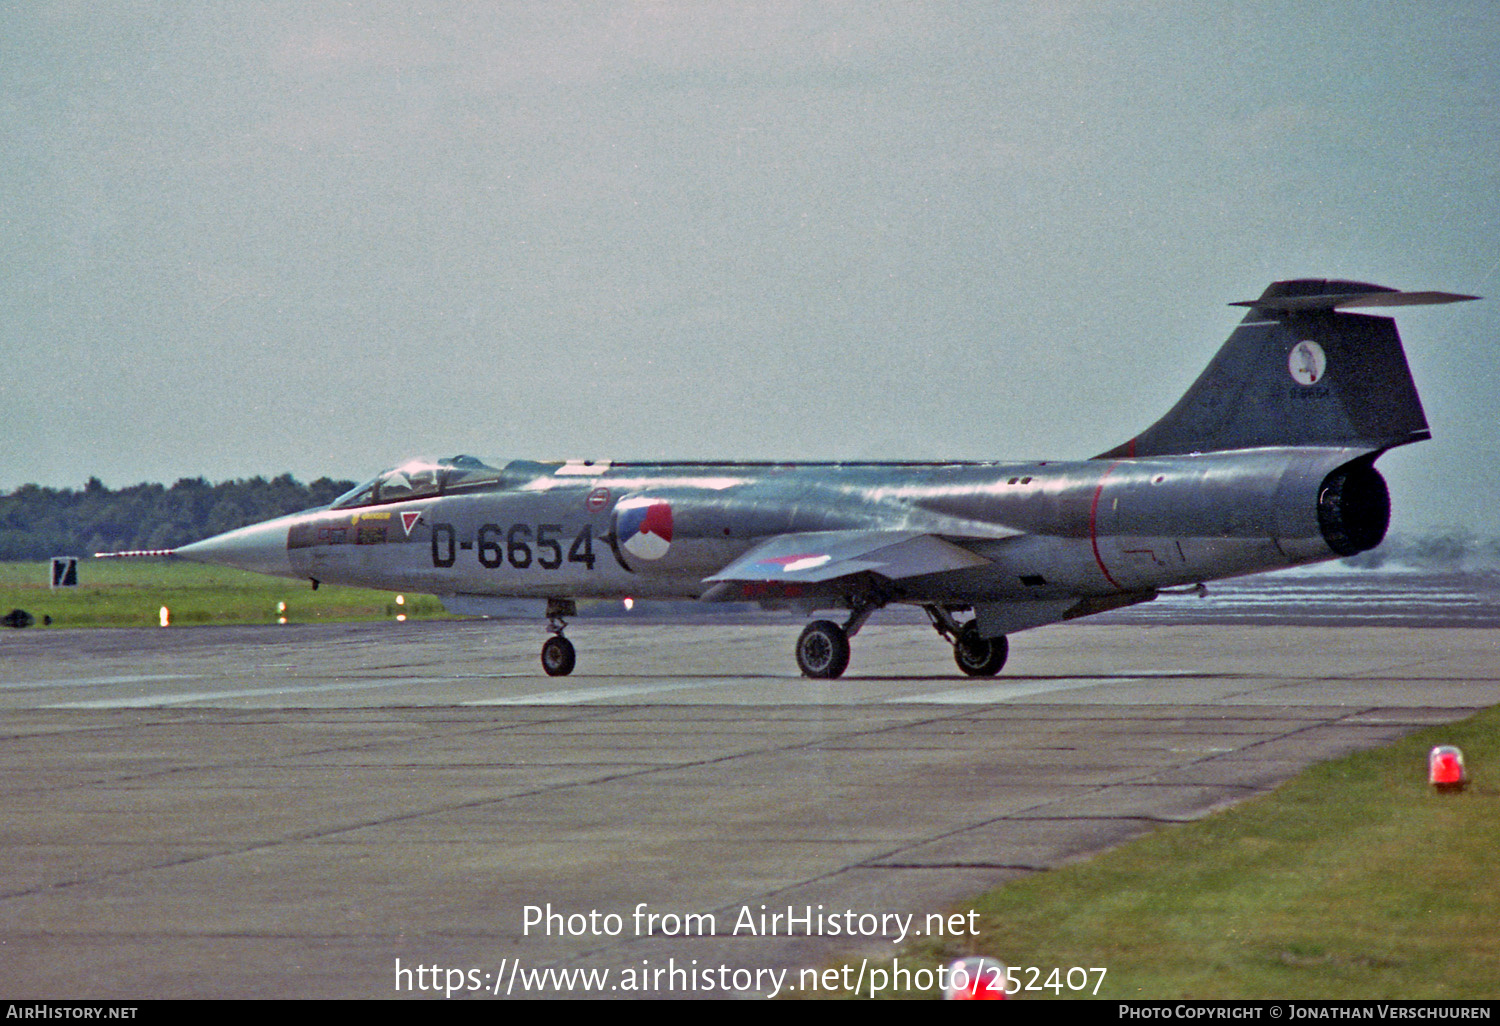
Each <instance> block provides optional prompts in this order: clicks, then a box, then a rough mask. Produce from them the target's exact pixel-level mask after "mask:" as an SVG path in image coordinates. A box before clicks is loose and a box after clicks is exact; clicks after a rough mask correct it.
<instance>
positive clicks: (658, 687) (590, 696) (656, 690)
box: [463, 679, 744, 705]
mask: <svg viewBox="0 0 1500 1026" xmlns="http://www.w3.org/2000/svg"><path fill="white" fill-rule="evenodd" d="M743 683H744V681H743V680H739V679H735V680H724V681H714V680H690V681H678V682H671V683H658V684H619V685H616V686H614V687H607V688H573V689H572V690H570V691H543V692H539V693H537V694H532V695H513V696H510V697H507V698H476V699H473V700H471V701H468V702H464V703H463V704H464V705H579V704H581V703H583V702H606V701H610V700H613V699H618V698H634V697H637V696H639V695H654V694H661V693H665V692H669V691H692V690H697V689H700V688H714V687H734V686H736V685H740V684H743Z"/></svg>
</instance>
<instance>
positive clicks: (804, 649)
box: [797, 601, 884, 680]
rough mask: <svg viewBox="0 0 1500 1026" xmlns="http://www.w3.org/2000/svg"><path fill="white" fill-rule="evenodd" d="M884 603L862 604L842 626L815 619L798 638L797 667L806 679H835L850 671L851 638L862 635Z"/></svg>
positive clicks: (803, 629)
mask: <svg viewBox="0 0 1500 1026" xmlns="http://www.w3.org/2000/svg"><path fill="white" fill-rule="evenodd" d="M883 604H884V603H881V602H876V601H867V602H858V603H856V604H855V605H854V608H853V611H852V612H851V613H850V614H849V620H848V622H846V623H845V624H844V625H843V626H842V627H840V626H839V625H838V624H836V623H834V622H833V621H832V620H814V621H813V622H812V623H810V624H808V625H807V626H806V627H804V628H802V636H801V637H799V638H798V639H797V666H798V667H799V668H801V670H802V676H804V677H812V678H813V679H814V680H833V679H834V678H836V677H841V676H843V674H844V671H845V670H847V669H848V668H849V639H850V638H852V637H854V635H856V634H858V633H859V629H860V628H861V627H863V626H864V625H865V621H866V620H868V619H869V618H870V614H871V613H873V612H875V610H877V609H879V608H880V607H881V605H883Z"/></svg>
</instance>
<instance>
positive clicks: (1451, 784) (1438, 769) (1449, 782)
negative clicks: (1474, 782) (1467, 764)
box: [1427, 745, 1469, 791]
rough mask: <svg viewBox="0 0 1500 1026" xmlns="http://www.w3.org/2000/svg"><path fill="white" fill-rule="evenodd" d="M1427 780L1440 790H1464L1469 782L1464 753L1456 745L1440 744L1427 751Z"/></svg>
mask: <svg viewBox="0 0 1500 1026" xmlns="http://www.w3.org/2000/svg"><path fill="white" fill-rule="evenodd" d="M1427 782H1428V783H1429V784H1431V785H1432V786H1433V788H1435V789H1436V790H1438V791H1462V790H1463V789H1464V785H1465V784H1467V783H1468V782H1469V776H1468V774H1467V773H1466V772H1465V771H1464V753H1463V752H1461V751H1459V750H1458V748H1457V746H1455V745H1438V746H1437V747H1436V748H1434V749H1433V750H1432V751H1431V752H1429V753H1427Z"/></svg>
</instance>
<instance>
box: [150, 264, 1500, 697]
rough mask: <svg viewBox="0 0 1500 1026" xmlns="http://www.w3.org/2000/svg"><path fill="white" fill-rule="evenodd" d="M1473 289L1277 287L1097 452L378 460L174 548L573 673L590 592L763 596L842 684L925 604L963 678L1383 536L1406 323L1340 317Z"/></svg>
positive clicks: (1398, 425) (1412, 433) (821, 673)
mask: <svg viewBox="0 0 1500 1026" xmlns="http://www.w3.org/2000/svg"><path fill="white" fill-rule="evenodd" d="M1474 298H1477V297H1474V296H1461V295H1455V294H1452V293H1444V292H1401V291H1396V290H1393V289H1388V288H1383V287H1380V286H1377V285H1367V284H1363V283H1359V282H1351V281H1323V280H1305V279H1304V280H1295V281H1282V282H1276V283H1275V284H1273V285H1271V286H1270V287H1269V288H1268V289H1266V291H1265V293H1264V294H1263V295H1262V296H1261V297H1260V298H1259V299H1255V300H1250V301H1248V302H1243V303H1237V304H1235V305H1237V306H1244V307H1248V308H1249V313H1248V314H1247V315H1246V317H1245V319H1244V320H1243V321H1242V322H1241V323H1240V325H1239V326H1238V327H1237V328H1236V329H1235V330H1234V332H1233V334H1231V335H1230V336H1229V340H1228V341H1227V342H1226V343H1225V344H1224V346H1223V348H1222V349H1220V350H1219V353H1218V355H1217V356H1215V357H1214V359H1213V361H1212V362H1211V363H1210V364H1209V366H1208V369H1207V370H1205V371H1204V372H1203V374H1202V375H1201V376H1200V377H1199V378H1198V380H1197V381H1196V382H1195V383H1194V384H1193V386H1192V387H1191V388H1190V389H1189V390H1188V392H1187V394H1186V395H1184V396H1183V397H1182V399H1181V400H1180V401H1178V403H1177V405H1175V406H1174V407H1172V409H1171V410H1170V411H1169V412H1168V413H1167V414H1166V415H1165V416H1164V417H1162V418H1161V419H1160V420H1158V421H1157V422H1156V423H1155V424H1153V425H1151V426H1150V427H1149V428H1147V429H1146V430H1145V431H1143V432H1141V433H1140V434H1139V435H1137V436H1136V437H1134V438H1132V439H1130V440H1129V441H1128V442H1125V443H1124V444H1122V445H1118V446H1116V447H1115V448H1113V449H1110V450H1109V451H1108V452H1105V453H1102V454H1100V455H1099V456H1095V457H1094V458H1093V459H1089V460H1083V461H1078V462H1039V463H1038V462H1031V463H1003V462H1002V463H649V464H648V463H617V462H609V461H590V460H578V461H569V462H553V463H536V462H529V461H524V460H517V461H514V462H510V463H506V464H504V465H503V466H492V465H488V464H485V463H483V462H481V461H479V460H477V459H474V458H472V457H469V456H457V457H453V458H451V459H442V460H436V461H432V462H413V463H408V464H406V465H404V466H400V467H397V468H396V469H394V470H390V471H387V472H385V473H383V474H381V475H380V476H378V477H376V478H375V479H374V480H372V481H370V482H368V483H366V484H363V485H361V486H360V487H358V488H356V489H354V490H353V491H351V492H349V493H348V494H346V495H344V496H343V497H341V498H339V499H338V500H337V501H335V502H334V503H333V504H332V505H330V506H327V507H323V508H320V509H314V510H309V511H307V512H305V513H298V514H295V515H293V516H287V517H282V518H280V519H277V520H272V521H268V522H266V523H262V524H256V525H253V526H250V527H245V528H241V529H239V530H236V531H230V532H228V533H226V534H221V535H218V536H216V537H213V538H209V539H207V540H205V541H200V542H196V543H194V544H192V545H188V546H185V547H183V548H180V549H178V550H176V555H178V556H180V557H182V558H184V559H190V560H196V561H200V562H205V563H220V564H228V565H231V566H237V567H243V568H245V569H247V570H255V571H260V572H262V573H269V574H279V575H282V576H286V577H294V578H301V579H304V580H309V581H311V582H312V583H313V586H314V587H316V586H317V584H318V583H319V582H328V583H331V584H351V585H360V586H364V587H371V588H382V589H388V590H399V591H413V592H427V593H431V594H434V595H437V596H438V597H439V598H440V599H441V600H442V601H443V603H444V605H445V606H446V608H448V609H449V610H450V611H452V612H456V613H463V614H473V615H517V614H518V613H519V612H522V611H526V610H530V611H532V612H534V614H535V615H537V616H539V617H540V616H546V618H547V620H548V623H549V630H550V635H551V636H550V637H549V638H548V639H547V641H546V643H545V644H544V645H543V646H542V667H543V669H545V670H546V672H547V673H549V674H552V675H554V676H556V675H561V674H566V673H569V672H571V671H572V669H573V666H574V661H575V652H574V648H573V645H572V643H571V642H569V641H568V639H567V638H566V637H564V635H563V630H564V626H565V622H564V618H565V617H567V616H570V615H573V614H574V613H575V612H576V606H575V602H576V601H577V600H579V599H620V598H623V597H626V596H633V597H636V598H644V599H650V598H684V597H691V598H695V599H698V600H700V601H703V602H745V601H750V602H758V603H761V604H762V605H764V606H767V607H772V608H784V609H793V610H796V611H799V612H801V613H803V614H804V615H807V616H811V615H812V614H814V613H815V611H818V610H839V611H841V612H840V613H839V614H837V616H838V618H837V619H814V620H813V621H812V622H811V623H809V624H808V625H807V627H806V628H805V629H804V630H803V631H802V634H801V636H800V637H799V638H798V640H797V645H796V656H797V664H798V666H800V667H801V670H802V672H803V673H804V674H805V675H807V676H808V677H818V678H834V677H838V676H839V675H840V674H842V673H843V672H844V669H845V668H846V667H847V666H848V663H849V639H850V638H852V637H854V635H855V634H856V633H858V631H859V629H860V627H861V626H862V625H863V624H864V623H865V622H866V620H867V619H868V618H869V617H870V615H871V614H872V613H873V612H875V610H877V609H880V608H881V607H883V606H886V605H888V604H890V603H893V602H901V603H907V604H909V605H915V606H920V607H921V608H922V609H924V610H925V611H926V613H927V615H928V617H929V618H930V619H931V621H932V624H933V627H934V628H936V630H937V632H938V633H939V634H940V635H942V636H943V638H945V639H946V640H947V641H948V643H949V644H951V645H952V646H953V654H954V658H955V660H956V662H957V663H958V667H959V669H960V670H962V671H963V672H964V673H966V674H970V675H974V676H988V675H992V674H995V673H998V672H999V671H1000V669H1001V667H1003V666H1004V665H1005V659H1006V654H1007V651H1008V643H1007V641H1006V636H1007V635H1009V634H1012V633H1014V632H1016V631H1021V630H1025V629H1026V628H1028V627H1038V626H1041V625H1043V624H1049V623H1054V622H1056V621H1059V620H1069V619H1072V618H1074V617H1079V616H1087V615H1089V614H1090V613H1098V612H1102V611H1104V610H1108V609H1116V608H1119V607H1121V606H1127V605H1131V604H1132V603H1136V602H1145V601H1149V600H1150V599H1152V598H1155V597H1156V595H1157V594H1158V593H1159V592H1160V591H1162V590H1163V589H1166V588H1177V587H1187V586H1193V585H1198V584H1201V583H1202V582H1204V581H1208V580H1212V579H1216V578H1221V577H1230V576H1234V575H1238V574H1249V573H1256V572H1258V571H1264V570H1275V569H1279V568H1283V567H1289V566H1297V565H1300V564H1304V563H1314V562H1317V561H1319V560H1327V559H1336V558H1338V557H1341V556H1350V555H1353V554H1355V553H1357V552H1362V551H1364V550H1366V549H1369V548H1372V547H1374V546H1375V545H1377V544H1378V543H1379V542H1380V540H1381V538H1382V537H1384V535H1385V531H1386V527H1387V525H1388V524H1389V520H1390V496H1389V493H1388V491H1387V489H1386V485H1385V481H1384V479H1382V478H1381V476H1380V474H1379V473H1378V472H1377V471H1376V470H1375V467H1374V463H1375V460H1376V459H1377V458H1378V457H1379V456H1380V455H1381V454H1382V453H1383V452H1385V451H1386V450H1387V449H1390V448H1392V447H1393V446H1398V445H1405V444H1406V443H1408V442H1415V441H1420V440H1421V439H1424V438H1428V437H1429V436H1430V435H1429V431H1428V428H1427V420H1426V417H1425V416H1424V414H1423V412H1422V405H1421V402H1420V400H1419V399H1418V398H1417V390H1416V387H1415V385H1414V384H1413V382H1412V379H1411V374H1410V372H1409V371H1408V369H1407V365H1406V357H1405V354H1404V352H1403V351H1402V348H1401V341H1400V338H1399V336H1398V335H1397V333H1396V328H1395V323H1394V322H1393V321H1392V320H1391V319H1389V318H1386V317H1375V316H1369V315H1364V314H1358V313H1345V312H1343V311H1345V310H1350V309H1362V308H1366V307H1394V306H1406V305H1411V304H1418V303H1446V302H1455V301H1459V300H1465V299H1474Z"/></svg>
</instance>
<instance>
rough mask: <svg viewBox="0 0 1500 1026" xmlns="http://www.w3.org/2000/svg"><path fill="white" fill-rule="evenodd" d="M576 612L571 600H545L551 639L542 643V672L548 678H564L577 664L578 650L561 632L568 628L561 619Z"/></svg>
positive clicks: (576, 607) (575, 606) (576, 608)
mask: <svg viewBox="0 0 1500 1026" xmlns="http://www.w3.org/2000/svg"><path fill="white" fill-rule="evenodd" d="M577 612H578V606H577V605H575V604H574V602H573V600H572V599H548V600H547V630H548V631H549V632H551V634H552V637H550V638H548V639H547V640H546V641H545V642H543V643H542V670H543V672H545V673H546V674H547V676H549V677H566V676H567V675H568V674H570V673H572V672H573V667H574V665H575V664H577V662H578V650H577V649H575V648H574V647H573V643H572V642H571V641H569V640H568V639H567V638H565V637H563V630H564V629H565V628H566V627H567V626H568V624H567V621H566V620H564V619H563V617H566V616H573V615H575V614H576V613H577Z"/></svg>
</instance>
